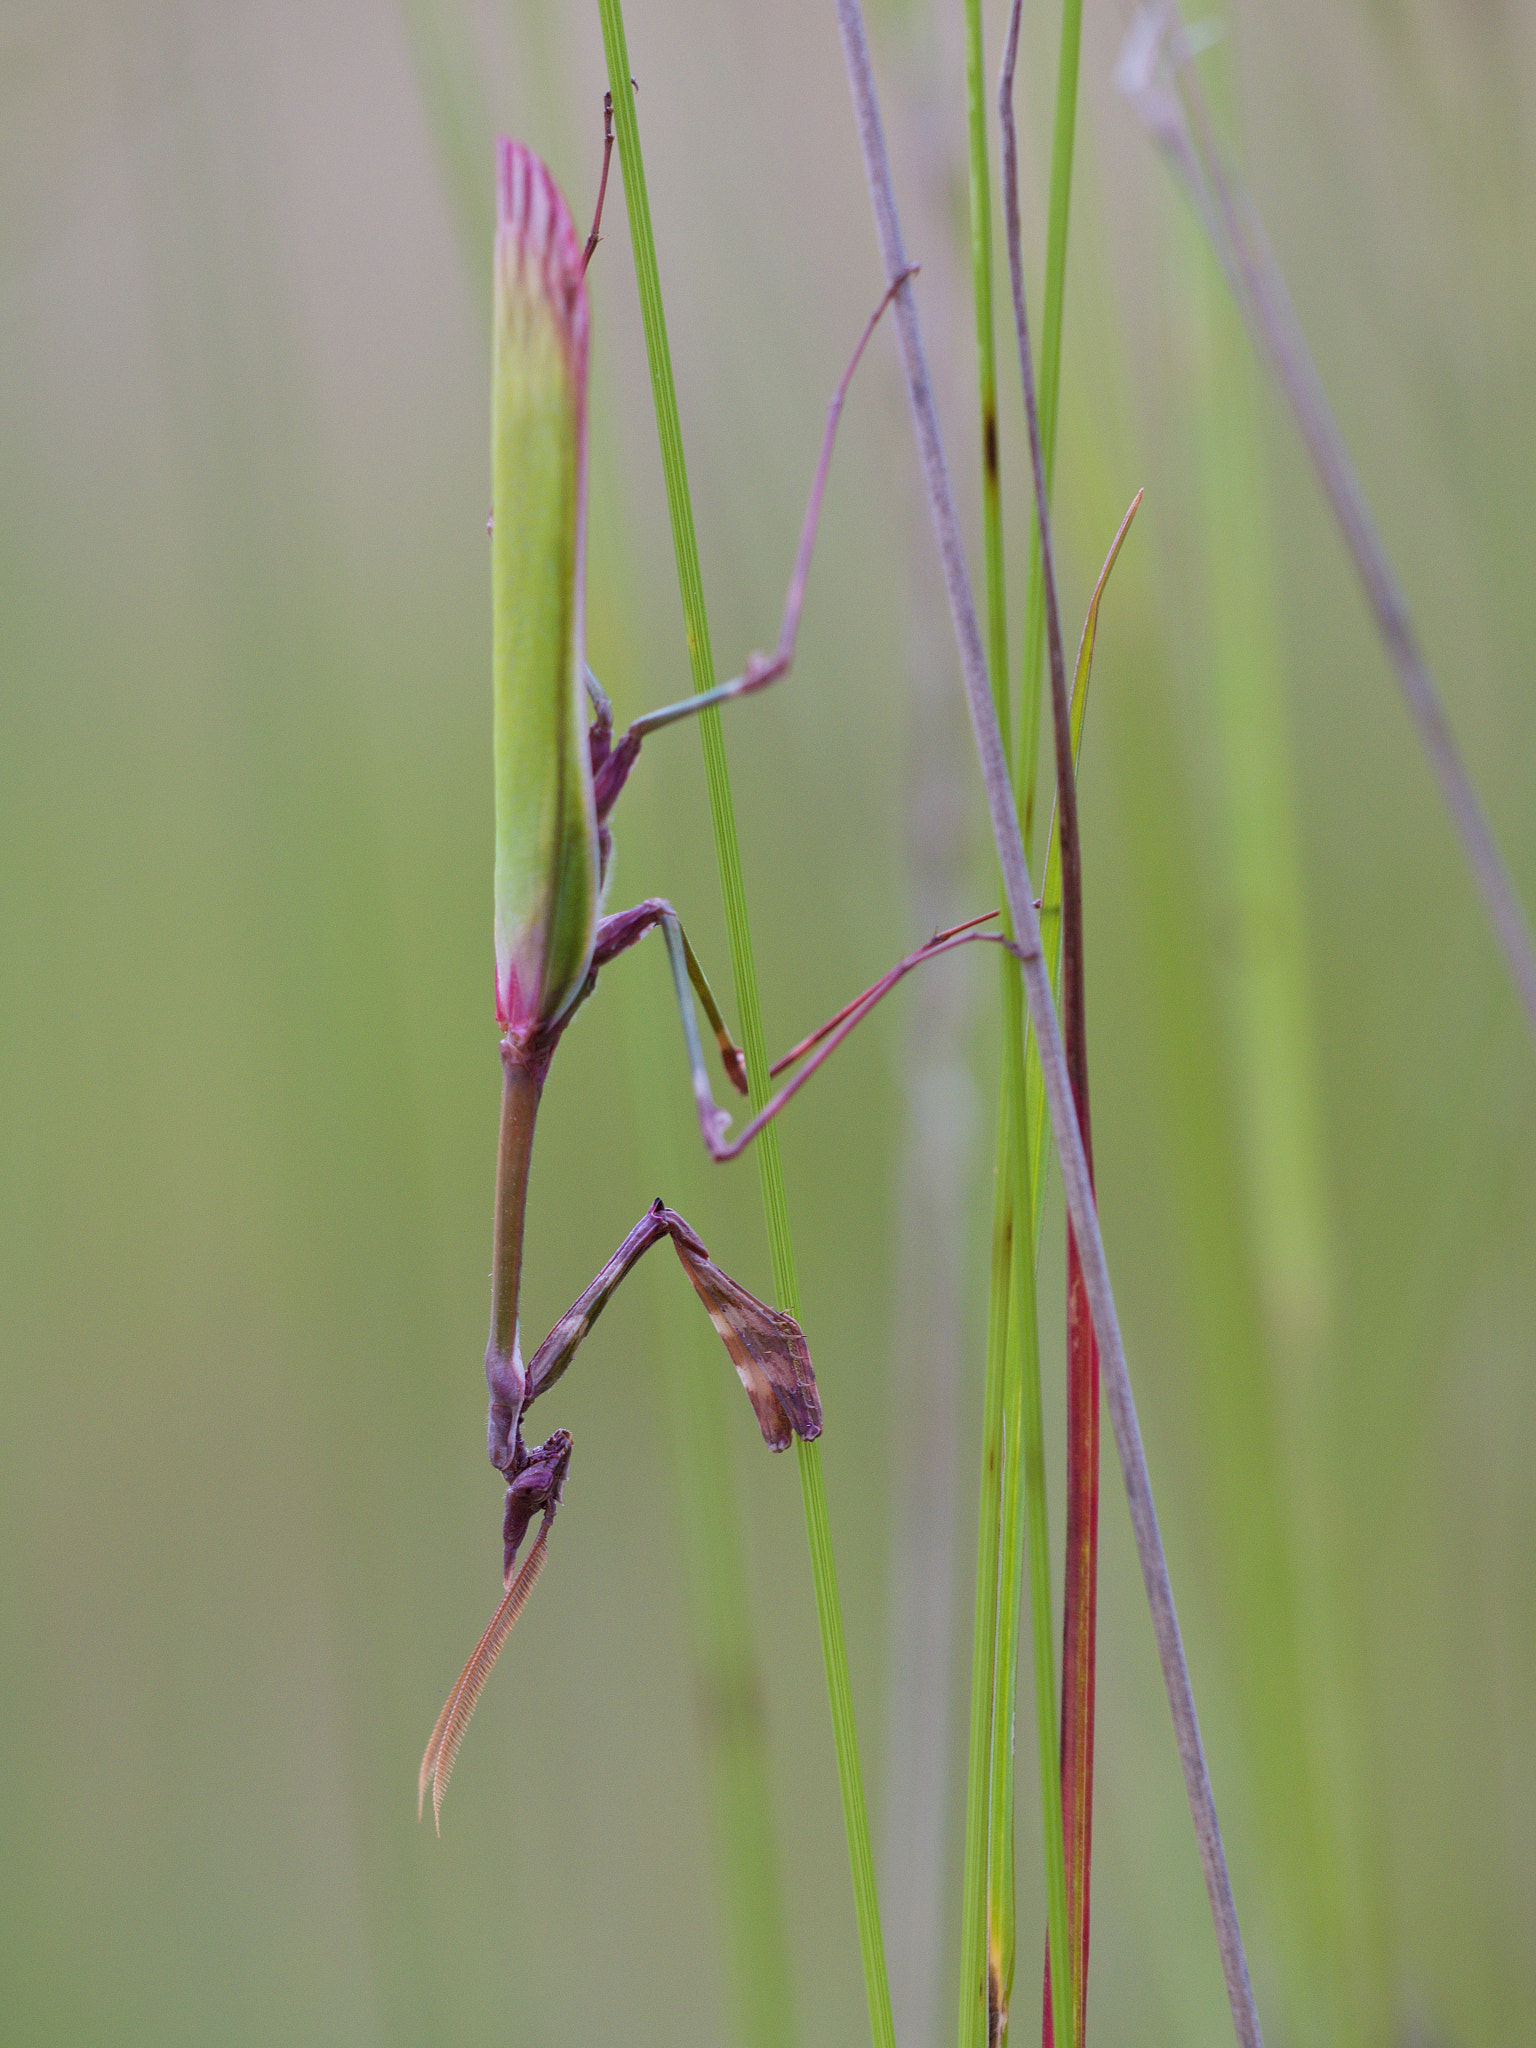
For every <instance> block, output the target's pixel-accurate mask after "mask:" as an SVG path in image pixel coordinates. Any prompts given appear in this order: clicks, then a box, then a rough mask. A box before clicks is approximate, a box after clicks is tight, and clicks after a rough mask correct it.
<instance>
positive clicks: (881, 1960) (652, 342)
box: [599, 0, 896, 2048]
mask: <svg viewBox="0 0 1536 2048" xmlns="http://www.w3.org/2000/svg"><path fill="white" fill-rule="evenodd" d="M599 12H600V14H601V17H602V25H603V47H604V51H605V53H606V56H607V62H608V79H609V87H610V90H611V92H612V94H613V111H614V127H615V131H616V135H617V140H618V149H619V164H620V168H621V170H622V173H623V178H624V201H625V206H626V209H627V211H628V215H629V232H630V240H631V243H632V245H633V249H634V259H635V276H636V282H637V284H638V287H639V293H640V311H641V318H642V321H643V324H644V328H645V342H646V354H647V357H648V358H649V361H650V368H651V390H652V396H653V399H654V402H655V408H656V431H657V435H658V438H659V440H660V443H661V459H662V468H663V471H664V473H665V477H666V486H667V509H668V512H669V513H670V515H671V521H672V541H673V549H674V552H675V554H676V557H677V577H678V586H679V590H680V593H681V596H682V602H683V616H684V623H685V629H686V633H687V639H688V657H689V662H690V664H691V666H692V670H693V686H694V689H695V690H696V691H698V692H701V693H702V692H703V691H705V690H708V689H711V688H712V687H713V686H714V681H715V670H714V656H713V651H712V648H711V645H710V637H709V619H708V614H707V612H706V610H705V605H704V584H703V577H702V574H701V572H700V568H699V553H698V543H697V540H696V539H695V536H694V527H693V509H692V505H691V502H690V499H689V493H688V477H687V470H686V466H685V463H684V458H683V442H682V430H681V426H680V424H679V420H678V413H677V394H676V391H675V389H674V386H673V381H672V358H671V351H670V349H669V348H668V345H667V329H666V316H665V312H664V309H663V306H662V299H661V281H660V275H659V271H658V266H657V261H656V241H655V236H654V234H653V232H652V228H651V213H650V202H649V199H648V198H647V195H646V188H645V167H644V163H643V161H642V158H641V153H640V126H639V121H638V119H637V117H636V114H635V103H634V99H633V97H632V93H631V88H630V82H629V81H630V68H629V51H628V47H627V44H626V40H625V35H624V19H623V12H622V9H621V7H620V4H619V0H599ZM698 723H699V736H700V740H701V742H702V745H703V749H704V769H705V776H706V779H707V782H708V787H709V807H710V816H711V819H712V822H713V825H714V833H715V855H716V859H717V862H718V864H719V870H720V893H721V896H722V899H723V901H724V906H725V918H726V929H727V933H728V936H729V943H730V953H731V970H732V974H733V976H734V980H735V989H736V1007H737V1013H738V1016H739V1019H740V1023H741V1035H742V1042H743V1047H744V1050H745V1052H746V1059H747V1076H748V1080H749V1082H750V1084H751V1101H752V1106H753V1109H754V1111H755V1110H757V1109H758V1108H760V1107H761V1106H762V1104H763V1102H764V1101H765V1100H766V1099H767V1095H768V1054H767V1047H766V1042H765V1039H764V1035H763V1014H762V1005H761V1002H760V1000H759V997H758V989H757V969H756V964H755V962H754V959H753V954H752V938H751V931H750V928H749V926H748V921H747V906H746V891H745V887H744V884H743V880H742V872H741V849H740V846H739V844H738V841H737V836H736V820H735V810H734V806H733V804H732V800H731V785H730V773H729V768H728V765H727V761H726V754H725V736H724V733H723V731H722V728H721V722H720V714H719V711H718V710H717V709H713V708H712V709H710V710H707V711H704V712H703V713H701V714H700V717H699V721H698ZM757 1163H758V1174H759V1179H760V1183H761V1187H762V1198H763V1216H764V1221H765V1223H766V1226H767V1231H768V1246H769V1252H770V1256H771V1258H772V1262H773V1278H774V1287H775V1289H776V1291H777V1295H778V1301H779V1306H780V1307H781V1308H783V1309H785V1310H787V1312H788V1313H789V1314H790V1315H797V1314H798V1312H799V1287H798V1284H797V1282H796V1277H795V1261H794V1251H793V1247H792V1245H791V1241H790V1234H789V1212H788V1204H787V1202H786V1200H785V1194H784V1175H783V1169H782V1167H781V1165H780V1161H779V1144H778V1133H777V1131H776V1129H775V1127H774V1126H773V1125H772V1124H769V1125H768V1127H767V1128H766V1129H765V1130H764V1131H763V1133H762V1135H761V1137H760V1138H759V1139H758V1141H757ZM795 1449H796V1454H797V1458H798V1463H799V1470H800V1484H801V1491H802V1495H803V1498H804V1503H805V1525H806V1536H807V1539H808V1542H809V1545H810V1552H811V1575H812V1578H813V1580H814V1582H815V1589H816V1611H817V1616H818V1619H819V1621H820V1624H821V1646H822V1656H823V1658H824V1661H825V1664H826V1672H827V1694H828V1699H829V1703H830V1706H831V1712H832V1732H833V1740H834V1743H835V1746H836V1751H837V1775H838V1782H839V1786H840V1788H841V1791H842V1800H843V1820H844V1824H845V1826H846V1829H847V1834H848V1860H849V1865H850V1870H851V1875H852V1880H853V1898H854V1910H855V1912H856V1914H857V1916H858V1925H859V1945H860V1949H861V1951H862V1955H863V1962H864V1989H865V1995H866V1998H867V2000H868V2004H869V2024H870V2036H871V2039H872V2041H873V2043H874V2048H895V2039H896V2035H895V2028H894V2024H893V2022H892V2018H891V1994H890V1986H889V1984H888V1982H887V1979H886V1972H885V1950H884V1943H883V1941H882V1937H881V1931H880V1908H879V1901H878V1898H877V1896H876V1890H875V1866H874V1855H873V1852H872V1849H871V1846H870V1838H869V1815H868V1810H867V1808H866V1806H865V1802H864V1785H863V1778H862V1775H861V1772H860V1769H859V1749H858V1735H857V1731H856V1728H855V1724H854V1714H853V1692H852V1686H851V1684H850V1681H849V1675H848V1654H847V1649H846V1646H845V1644H844V1641H843V1619H842V1609H841V1605H840V1603H839V1600H838V1593H837V1569H836V1564H835V1561H834V1558H833V1551H832V1530H831V1522H830V1518H829V1516H828V1513H827V1497H826V1488H825V1484H824V1481H823V1478H822V1471H821V1455H820V1447H819V1446H818V1445H817V1444H815V1443H806V1442H804V1441H803V1440H801V1439H799V1438H797V1439H796V1443H795Z"/></svg>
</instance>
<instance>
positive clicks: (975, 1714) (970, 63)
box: [959, 0, 1034, 2048]
mask: <svg viewBox="0 0 1536 2048" xmlns="http://www.w3.org/2000/svg"><path fill="white" fill-rule="evenodd" d="M965 43H966V101H967V122H968V133H969V155H970V208H971V287H972V295H973V299H974V305H975V327H976V370H977V383H978V387H979V389H978V407H979V414H980V427H981V515H982V548H983V555H984V560H985V568H986V597H987V657H988V667H989V671H990V677H991V684H992V701H993V704H994V706H995V707H996V711H997V720H998V725H999V727H1000V729H1001V730H1002V732H1003V733H1004V734H1005V735H1007V734H1008V733H1009V731H1010V729H1011V705H1010V697H1009V688H1008V612H1007V591H1006V584H1005V579H1004V572H1003V514H1002V497H1001V489H1000V477H999V463H998V432H997V352H996V343H995V337H994V327H993V313H992V197H991V170H990V166H989V164H988V159H987V93H986V76H985V68H984V54H983V47H982V30H981V0H966V7H965ZM1007 744H1008V741H1007V739H1006V737H1005V739H1004V745H1005V747H1006V746H1007ZM1004 929H1005V930H1008V925H1007V920H1006V918H1005V920H1004ZM1009 936H1012V934H1011V931H1010V932H1009ZM1000 986H1001V994H1002V1008H1003V1029H1004V1038H1005V1043H1006V1045H1007V1046H1008V1047H1009V1048H1013V1049H1016V1048H1017V1047H1018V1046H1019V1045H1020V1044H1021V1043H1022V1032H1023V1027H1024V997H1023V988H1022V985H1021V983H1020V980H1019V970H1018V965H1017V963H1016V962H1015V961H1013V960H1012V959H1010V958H1008V957H1007V956H1006V955H1005V956H1004V958H1003V960H1002V962H1001V968H1000ZM1021 1074H1022V1066H1021V1065H1020V1063H1019V1062H1018V1061H1017V1060H1016V1059H1015V1058H1013V1057H1012V1054H1011V1052H1005V1056H1004V1062H1003V1072H1002V1077H1001V1081H1000V1086H999V1098H998V1171H997V1177H996V1181H995V1183H994V1186H995V1194H994V1198H993V1217H992V1262H991V1276H990V1283H989V1288H988V1304H987V1356H986V1377H985V1383H984V1388H983V1394H982V1417H983V1420H982V1465H981V1489H980V1497H979V1500H978V1504H977V1532H976V1613H975V1624H974V1635H973V1639H972V1654H971V1719H970V1752H969V1766H968V1770H967V1777H966V1806H965V1848H964V1852H963V1863H962V1870H963V1873H964V1884H963V1891H962V1909H961V1935H960V1941H961V1958H962V1960H961V1972H960V2018H959V2040H960V2044H961V2048H977V2044H978V2043H981V2042H985V2041H990V2040H994V2039H996V2038H997V2036H998V2014H999V2012H1000V2011H1003V2012H1005V2011H1006V2005H1007V1998H1008V1991H1009V1988H1010V1986H1011V1983H1012V1978H1013V1945H1014V1918H1015V1915H1014V1900H1013V1879H1014V1870H1013V1812H1012V1786H1013V1773H1012V1769H1011V1765H1010V1767H1009V1768H1008V1769H1007V1770H1005V1771H1004V1772H1002V1773H1001V1775H1000V1774H999V1772H998V1770H997V1766H996V1756H997V1751H998V1745H999V1737H998V1727H997V1717H998V1712H999V1707H1000V1704H1001V1702H1000V1699H999V1693H1000V1691H1001V1692H1005V1693H1009V1694H1011V1690H1012V1673H1011V1670H1010V1671H1007V1672H1005V1671H1004V1668H1003V1666H1002V1664H1001V1663H1000V1662H999V1658H998V1649H997V1645H998V1629H999V1607H998V1600H999V1583H1000V1576H999V1575H1000V1573H1002V1572H1003V1571H1004V1570H1005V1566H1004V1561H1003V1558H1002V1556H1001V1553H1000V1551H999V1548H998V1542H999V1531H1000V1525H1001V1519H1002V1500H1003V1493H1004V1489H1005V1486H1006V1483H1007V1478H1008V1473H1009V1468H1010V1465H1011V1463H1013V1462H1014V1461H1015V1460H1016V1456H1017V1448H1016V1446H1017V1439H1016V1437H1010V1436H1009V1435H1008V1433H1007V1432H1006V1431H1005V1429H1004V1426H1003V1400H1004V1382H1005V1380H1006V1378H1007V1377H1008V1372H1009V1362H1010V1354H1009V1345H1010V1342H1011V1341H1013V1339H1014V1336H1015V1334H1016V1332H1017V1329H1018V1327H1019V1326H1018V1323H1017V1320H1016V1319H1015V1318H1014V1317H1012V1316H1011V1314H1010V1308H1011V1284H1012V1276H1013V1272H1014V1268H1015V1263H1016V1262H1015V1260H1014V1257H1013V1235H1014V1218H1015V1217H1016V1216H1017V1215H1020V1214H1022V1213H1025V1212H1024V1211H1023V1210H1022V1209H1021V1208H1020V1206H1019V1202H1018V1194H1019V1190H1018V1187H1017V1186H1016V1184H1015V1175H1014V1173H1013V1171H1012V1169H1011V1164H1010V1162H1011V1161H1012V1160H1013V1158H1014V1156H1015V1154H1016V1151H1017V1148H1018V1139H1017V1133H1018V1132H1019V1130H1020V1128H1021V1126H1020V1122H1019V1116H1020V1110H1021V1105H1022V1102H1023V1095H1022V1091H1020V1092H1017V1093H1016V1092H1015V1089H1014V1085H1013V1083H1014V1081H1015V1079H1016V1078H1017V1077H1018V1076H1019V1075H1021ZM1027 1313H1028V1316H1029V1320H1030V1322H1031V1323H1033V1320H1034V1302H1033V1289H1032V1288H1031V1299H1030V1301H1029V1304H1028V1310H1027ZM1005 1726H1006V1729H1007V1738H1006V1739H1007V1744H1008V1746H1009V1747H1010V1748H1011V1742H1012V1716H1011V1713H1010V1714H1009V1716H1008V1718H1007V1721H1006V1723H1005ZM1000 1803H1001V1809H1002V1810H1001V1811H999V1806H1000ZM1003 2026H1004V2029H1006V2021H1005V2020H1004V2022H1003Z"/></svg>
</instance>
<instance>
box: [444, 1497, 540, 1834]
mask: <svg viewBox="0 0 1536 2048" xmlns="http://www.w3.org/2000/svg"><path fill="white" fill-rule="evenodd" d="M548 1554H549V1551H548V1544H547V1541H546V1536H545V1531H544V1530H542V1529H541V1530H540V1531H539V1534H538V1540H537V1542H535V1544H534V1546H533V1548H532V1550H530V1551H529V1553H528V1555H527V1557H526V1558H524V1560H523V1568H522V1570H521V1571H520V1572H519V1573H518V1575H517V1577H516V1578H515V1579H514V1580H513V1581H512V1583H511V1585H510V1586H508V1588H507V1590H506V1592H505V1594H504V1595H503V1596H502V1601H501V1605H500V1606H499V1607H498V1608H497V1610H496V1612H495V1613H494V1614H493V1615H492V1616H491V1618H490V1620H489V1621H488V1622H487V1623H486V1628H485V1634H484V1635H483V1636H481V1638H480V1640H479V1642H478V1643H476V1645H475V1647H474V1649H473V1651H472V1652H471V1654H470V1659H469V1662H468V1663H467V1664H466V1665H465V1666H464V1669H463V1670H462V1671H461V1672H460V1673H459V1677H458V1682H457V1684H456V1685H455V1686H454V1688H453V1691H452V1692H451V1693H449V1695H448V1697H447V1699H446V1700H445V1701H444V1702H443V1711H442V1712H441V1713H440V1714H439V1715H438V1717H437V1726H436V1727H435V1728H434V1729H433V1730H432V1738H431V1740H430V1741H429V1742H428V1744H427V1748H426V1754H425V1755H424V1756H423V1757H422V1760H421V1773H420V1776H419V1777H418V1778H417V1781H416V1818H417V1819H418V1820H420V1819H421V1810H422V1806H423V1804H424V1802H425V1800H426V1796H427V1785H428V1782H429V1781H430V1783H431V1786H432V1821H433V1825H434V1826H435V1827H436V1829H437V1832H438V1833H439V1834H441V1833H442V1832H443V1795H444V1793H445V1792H446V1791H447V1790H448V1777H449V1773H450V1772H451V1771H452V1769H453V1762H454V1758H455V1757H456V1756H457V1755H458V1753H459V1744H460V1743H461V1742H462V1741H463V1740H464V1731H465V1729H466V1728H467V1727H468V1726H469V1717H470V1715H471V1714H473V1712H474V1711H475V1707H476V1705H477V1704H478V1702H479V1699H480V1695H481V1693H482V1692H483V1691H484V1690H485V1681H486V1680H487V1679H488V1678H489V1677H490V1675H491V1667H492V1665H493V1664H494V1663H495V1662H496V1659H497V1658H498V1657H499V1656H500V1655H501V1648H502V1644H503V1643H505V1641H506V1640H507V1637H508V1636H509V1635H510V1634H511V1633H512V1624H513V1623H514V1622H515V1621H516V1620H517V1617H518V1616H519V1615H520V1614H521V1613H522V1611H523V1609H524V1608H525V1607H526V1606H527V1604H528V1595H529V1594H530V1593H531V1592H532V1591H533V1588H534V1585H535V1583H536V1581H537V1579H538V1576H539V1573H540V1572H541V1571H543V1569H544V1560H545V1558H546V1557H547V1556H548Z"/></svg>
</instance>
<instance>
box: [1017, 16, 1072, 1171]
mask: <svg viewBox="0 0 1536 2048" xmlns="http://www.w3.org/2000/svg"><path fill="white" fill-rule="evenodd" d="M1082 31H1083V0H1062V6H1061V50H1060V54H1059V56H1058V59H1057V66H1056V120H1055V126H1054V128H1053V130H1052V135H1051V191H1050V201H1049V211H1048V213H1047V216H1046V229H1045V297H1044V301H1043V304H1042V308H1041V320H1040V338H1039V341H1038V343H1037V344H1036V345H1037V347H1038V348H1039V350H1040V363H1039V375H1038V378H1037V380H1036V381H1037V383H1038V385H1039V390H1040V453H1041V455H1042V457H1043V458H1044V462H1045V490H1046V497H1047V499H1049V497H1050V492H1051V482H1052V478H1053V477H1054V475H1055V473H1056V421H1057V418H1058V416H1059V414H1060V411H1061V322H1062V313H1063V309H1064V307H1065V305H1066V286H1067V221H1068V216H1069V215H1070V213H1071V210H1072V157H1073V148H1074V144H1075V140H1076V135H1077V62H1078V55H1079V52H1080V50H1081V47H1082ZM1044 653H1045V580H1044V577H1043V575H1042V572H1041V563H1040V530H1039V527H1038V526H1037V525H1036V523H1035V520H1034V517H1033V515H1031V518H1030V541H1029V583H1028V586H1027V589H1026V593H1025V599H1024V671H1023V684H1022V688H1021V690H1020V695H1019V732H1018V758H1017V761H1016V763H1015V772H1014V779H1013V786H1014V788H1015V789H1016V790H1018V791H1020V792H1021V793H1022V796H1023V803H1024V816H1023V819H1022V826H1023V832H1024V851H1025V853H1026V854H1027V853H1028V852H1029V844H1030V838H1031V836H1032V831H1033V826H1034V814H1035V774H1036V770H1037V769H1038V767H1039V759H1040V755H1039V748H1040V670H1041V664H1042V661H1043V658H1044ZM1036 1185H1037V1186H1038V1181H1037V1183H1036Z"/></svg>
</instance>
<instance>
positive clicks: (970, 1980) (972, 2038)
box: [957, 960, 1024, 2048]
mask: <svg viewBox="0 0 1536 2048" xmlns="http://www.w3.org/2000/svg"><path fill="white" fill-rule="evenodd" d="M1007 967H1008V968H1009V969H1012V967H1013V962H1012V961H1011V960H1010V961H1008V962H1007ZM1002 994H1003V1036H1004V1042H1005V1044H1012V1043H1016V1042H1017V1041H1018V1039H1019V1037H1020V1035H1021V1033H1022V1031H1023V1026H1024V1002H1023V995H1022V991H1021V989H1020V986H1019V980H1018V975H1017V973H1016V972H1005V973H1004V975H1003V978H1002ZM1014 1150H1015V1147H1014V1145H1013V1142H1012V1123H1011V1113H1010V1098H1009V1091H1008V1087H1007V1081H1006V1074H1005V1078H1004V1083H1003V1087H1002V1090H1001V1092H1000V1097H999V1102H998V1163H997V1177H996V1184H995V1185H996V1192H995V1195H994V1198H993V1208H992V1264H991V1279H990V1286H989V1298H988V1313H987V1363H986V1378H985V1381H984V1384H983V1391H982V1430H981V1442H982V1457H981V1488H980V1495H979V1499H978V1502H977V1530H976V1614H975V1624H974V1632H973V1635H972V1639H971V1722H970V1752H969V1766H968V1771H967V1778H966V1800H965V1852H964V1857H965V1860H964V1863H963V1865H962V1869H963V1873H964V1885H963V1891H962V1904H961V1931H960V1942H961V1948H960V1961H961V1970H960V2018H959V2030H958V2037H957V2038H958V2041H959V2048H982V2044H983V2043H985V2042H986V2041H987V2038H988V2034H989V2031H990V2026H989V2019H990V2011H991V2004H992V1997H991V1995H990V1974H989V1973H990V1967H991V1964H992V1957H991V1953H990V1941H989V1922H990V1913H989V1899H988V1893H989V1888H990V1884H991V1855H990V1820H991V1774H992V1759H993V1749H994V1744H993V1734H992V1730H993V1715H994V1701H993V1686H992V1679H993V1673H994V1672H995V1670H996V1668H997V1618H998V1577H999V1572H1000V1569H1001V1551H1000V1548H999V1545H1000V1540H1001V1525H1002V1491H1003V1489H1002V1470H1003V1381H1004V1377H1005V1373H1004V1353H1005V1351H1006V1348H1007V1343H1008V1301H1009V1290H1010V1282H1011V1278H1012V1272H1013V1217H1014V1206H1013V1202H1012V1199H1011V1176H1010V1171H1009V1161H1010V1160H1011V1159H1012V1157H1013V1153H1014ZM1005 1995H1006V1988H1005Z"/></svg>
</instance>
